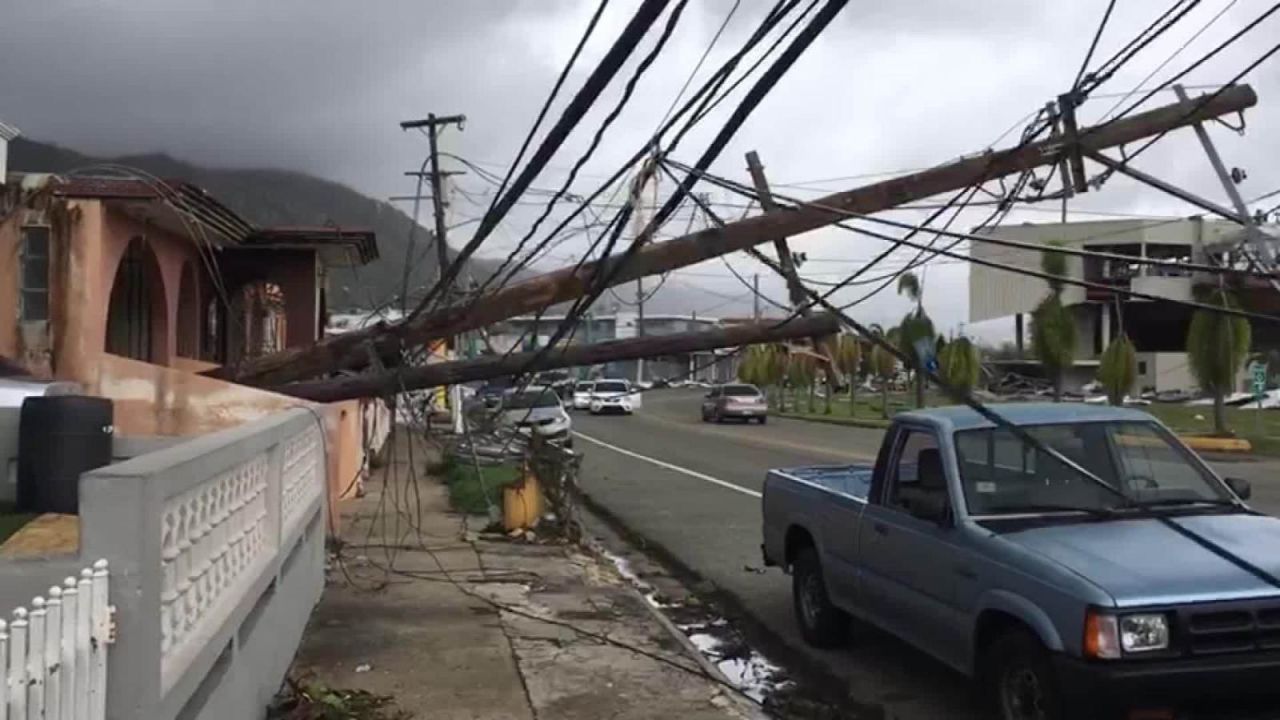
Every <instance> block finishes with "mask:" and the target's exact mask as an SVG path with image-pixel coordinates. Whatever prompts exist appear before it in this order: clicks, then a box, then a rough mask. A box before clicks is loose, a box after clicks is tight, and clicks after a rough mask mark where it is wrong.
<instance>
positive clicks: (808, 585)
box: [791, 547, 849, 648]
mask: <svg viewBox="0 0 1280 720" xmlns="http://www.w3.org/2000/svg"><path fill="white" fill-rule="evenodd" d="M791 597H792V601H793V603H794V605H795V612H796V623H797V624H799V625H800V634H801V636H803V637H804V640H805V642H807V643H809V644H810V645H812V646H814V647H819V648H833V647H839V646H841V645H843V644H844V643H845V641H846V640H847V639H848V637H849V616H848V615H847V614H846V613H845V612H844V611H843V610H841V609H840V608H838V607H836V606H834V605H832V604H831V599H830V598H829V597H828V596H827V585H826V582H825V581H824V580H823V578H822V563H821V562H820V561H819V560H818V551H817V549H816V548H812V547H807V548H804V549H803V550H801V551H800V553H799V554H798V555H797V556H796V559H795V562H794V563H793V564H792V569H791Z"/></svg>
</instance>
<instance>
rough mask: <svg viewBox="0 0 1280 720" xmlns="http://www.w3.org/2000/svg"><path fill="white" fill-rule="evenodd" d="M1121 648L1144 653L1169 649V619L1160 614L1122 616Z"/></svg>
mask: <svg viewBox="0 0 1280 720" xmlns="http://www.w3.org/2000/svg"><path fill="white" fill-rule="evenodd" d="M1120 647H1121V648H1123V649H1124V651H1125V652H1126V653H1144V652H1151V651H1153V650H1164V649H1166V648H1168V647H1169V618H1168V617H1166V616H1165V615H1163V614H1160V613H1144V614H1141V615H1121V616H1120Z"/></svg>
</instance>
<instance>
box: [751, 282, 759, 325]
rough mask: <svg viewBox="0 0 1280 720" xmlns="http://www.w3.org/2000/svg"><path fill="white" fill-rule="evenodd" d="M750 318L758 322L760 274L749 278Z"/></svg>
mask: <svg viewBox="0 0 1280 720" xmlns="http://www.w3.org/2000/svg"><path fill="white" fill-rule="evenodd" d="M751 318H752V319H753V320H755V321H756V322H759V321H760V273H756V274H755V275H753V276H752V277H751Z"/></svg>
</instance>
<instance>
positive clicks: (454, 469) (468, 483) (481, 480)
mask: <svg viewBox="0 0 1280 720" xmlns="http://www.w3.org/2000/svg"><path fill="white" fill-rule="evenodd" d="M518 479H520V469H519V468H517V467H515V466H514V465H481V466H480V473H479V474H477V473H476V468H475V465H474V464H472V463H471V461H470V460H469V459H467V458H461V457H457V456H453V455H451V456H449V458H447V459H446V460H445V462H444V481H445V484H446V485H448V486H449V503H450V504H451V505H453V509H454V510H457V511H459V512H465V513H471V514H473V515H483V514H485V513H486V512H488V510H489V503H488V501H487V500H486V497H487V498H488V500H492V501H493V505H494V506H495V507H499V508H500V507H502V489H503V488H505V487H507V486H508V485H510V484H512V483H514V482H515V481H516V480H518ZM486 493H487V495H486Z"/></svg>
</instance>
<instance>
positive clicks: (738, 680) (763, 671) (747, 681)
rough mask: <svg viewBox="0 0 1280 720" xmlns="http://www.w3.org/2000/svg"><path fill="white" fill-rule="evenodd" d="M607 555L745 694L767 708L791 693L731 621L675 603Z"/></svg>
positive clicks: (785, 681) (616, 557) (775, 668)
mask: <svg viewBox="0 0 1280 720" xmlns="http://www.w3.org/2000/svg"><path fill="white" fill-rule="evenodd" d="M604 554H605V556H606V557H607V558H609V560H610V561H611V562H612V563H613V566H614V567H615V568H617V570H618V574H619V575H622V577H624V578H626V580H627V581H628V582H630V583H631V584H632V585H633V586H634V587H635V588H636V589H637V590H639V591H640V593H641V594H642V595H643V596H644V598H645V600H646V601H648V603H649V604H650V605H652V606H653V607H655V608H657V609H658V610H659V611H660V612H662V613H663V614H664V615H666V616H667V618H668V619H670V620H671V621H672V623H673V624H674V625H675V626H676V627H677V628H679V629H680V631H681V632H683V633H684V634H685V636H686V637H687V638H689V641H690V642H692V643H693V646H694V647H696V648H697V649H698V651H699V652H700V653H702V656H703V657H705V658H706V659H707V660H709V661H710V662H711V664H712V665H714V666H715V667H716V668H717V669H719V670H720V672H721V673H723V674H724V676H725V677H726V678H728V680H729V682H731V683H733V685H734V686H735V687H737V688H738V689H739V690H741V691H742V693H743V694H744V695H746V696H747V697H749V698H751V699H752V700H755V701H756V702H757V703H760V704H761V705H763V706H764V707H769V706H771V705H774V702H772V699H773V698H776V697H782V696H786V695H788V694H789V691H790V690H792V689H793V687H794V683H793V682H792V681H791V680H790V679H788V678H787V676H786V672H785V671H784V670H783V669H782V668H781V667H780V666H778V665H777V664H776V663H773V662H771V661H770V660H769V659H768V658H766V657H765V656H764V655H762V654H761V653H759V652H757V651H756V650H755V649H754V648H752V647H751V646H750V645H749V644H748V643H747V641H746V639H745V638H743V636H742V634H741V633H739V632H738V630H737V628H735V627H734V626H733V624H732V623H730V622H729V621H728V620H726V619H725V618H722V617H718V616H716V615H715V614H714V613H712V612H711V611H710V610H709V609H708V608H707V607H705V606H702V605H692V604H688V603H677V602H672V601H670V600H669V599H668V598H665V597H663V595H662V593H661V592H659V591H658V589H657V588H655V587H654V586H653V585H652V584H651V583H649V582H647V581H645V580H644V578H641V577H640V575H639V574H638V573H636V571H635V568H634V567H633V566H632V564H631V561H630V560H628V559H627V558H625V557H622V556H619V555H615V554H613V553H611V552H608V551H607V550H606V551H604Z"/></svg>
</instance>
